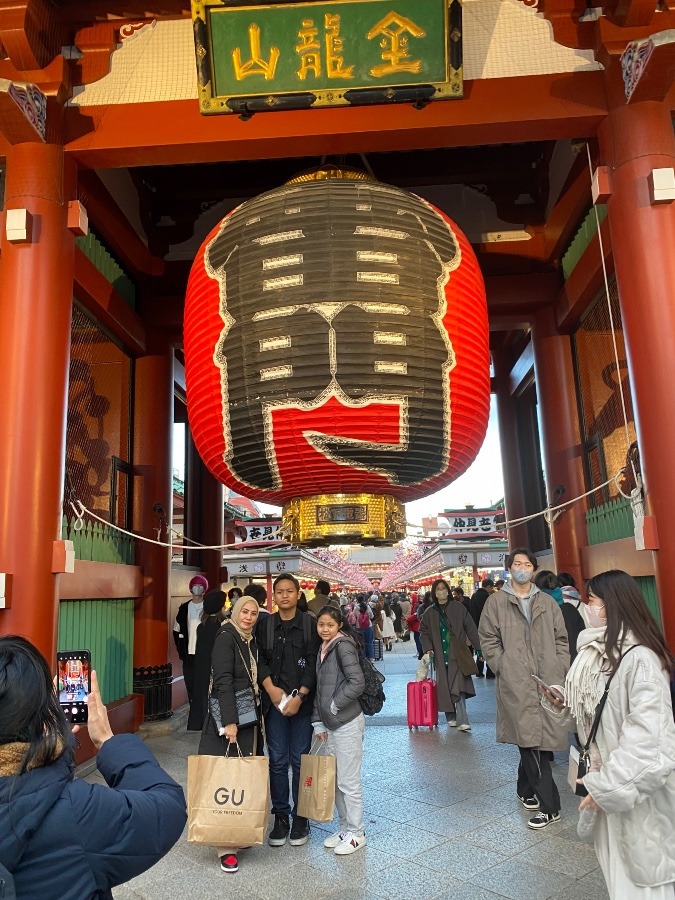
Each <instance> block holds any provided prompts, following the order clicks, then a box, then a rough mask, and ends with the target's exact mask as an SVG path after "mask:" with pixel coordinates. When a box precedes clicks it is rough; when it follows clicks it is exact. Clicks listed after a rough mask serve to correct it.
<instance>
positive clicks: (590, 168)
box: [586, 143, 637, 497]
mask: <svg viewBox="0 0 675 900" xmlns="http://www.w3.org/2000/svg"><path fill="white" fill-rule="evenodd" d="M586 155H587V157H588V171H589V172H590V176H591V185H592V184H593V163H592V162H591V148H590V146H589V145H588V143H587V144H586ZM593 212H594V213H595V224H596V227H597V229H598V242H599V244H600V262H601V263H602V275H603V278H604V279H605V296H606V297H607V310H608V312H609V327H610V329H611V332H612V344H613V346H614V365H615V366H616V378H617V383H618V386H619V396H620V397H621V411H622V413H623V428H624V432H625V434H626V453H627V452H628V449H629V447H630V445H631V439H630V431H629V429H628V414H627V412H626V398H625V397H624V393H623V380H622V378H621V368H620V366H619V347H618V344H617V341H616V329H615V328H614V313H613V312H612V301H611V298H610V296H609V277H608V275H607V264H606V262H605V247H604V242H603V240H602V231H601V229H600V216H599V215H598V206H597V204H596V203H594V204H593ZM630 464H631V468H632V469H633V475H634V477H635V479H636V481H637V472H636V471H635V466H634V464H633V461H632V460H630ZM612 480H613V479H612ZM625 496H626V495H625V494H624V497H625Z"/></svg>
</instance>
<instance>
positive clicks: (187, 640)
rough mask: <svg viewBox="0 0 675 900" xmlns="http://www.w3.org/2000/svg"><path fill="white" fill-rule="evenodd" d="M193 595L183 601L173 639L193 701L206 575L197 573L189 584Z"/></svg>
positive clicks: (207, 584)
mask: <svg viewBox="0 0 675 900" xmlns="http://www.w3.org/2000/svg"><path fill="white" fill-rule="evenodd" d="M188 587H189V590H190V594H191V595H192V596H191V597H190V599H189V600H186V601H185V603H181V605H180V606H179V607H178V612H177V613H176V621H175V622H174V625H173V639H174V641H175V644H176V650H178V655H179V656H180V659H181V662H182V663H183V678H184V679H185V690H186V691H187V695H188V701H189V702H190V703H192V695H193V692H194V684H195V652H196V650H197V628H198V627H199V625H200V623H201V620H202V613H203V612H204V594H205V592H206V591H208V589H209V583H208V581H207V580H206V578H205V577H204V575H195V576H194V577H193V578H191V579H190V584H189V585H188Z"/></svg>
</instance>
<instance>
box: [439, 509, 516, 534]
mask: <svg viewBox="0 0 675 900" xmlns="http://www.w3.org/2000/svg"><path fill="white" fill-rule="evenodd" d="M504 521H505V519H504V510H503V509H456V510H451V509H446V510H445V512H442V513H439V514H438V534H439V536H440V537H442V538H446V539H450V540H462V539H463V538H474V539H475V538H480V539H481V540H485V539H486V538H504V537H506V529H505V528H504Z"/></svg>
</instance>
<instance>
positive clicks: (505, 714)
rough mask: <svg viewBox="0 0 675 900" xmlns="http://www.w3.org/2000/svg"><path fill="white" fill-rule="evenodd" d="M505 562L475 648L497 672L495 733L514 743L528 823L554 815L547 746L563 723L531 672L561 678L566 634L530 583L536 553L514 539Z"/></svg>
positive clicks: (563, 740) (562, 739)
mask: <svg viewBox="0 0 675 900" xmlns="http://www.w3.org/2000/svg"><path fill="white" fill-rule="evenodd" d="M505 565H506V568H507V569H508V570H509V573H510V576H511V577H510V580H509V583H508V584H505V585H504V587H503V588H502V590H500V591H497V592H496V593H494V594H492V595H491V596H490V597H489V598H488V600H487V603H486V604H485V607H484V609H483V614H482V615H481V618H480V625H479V627H478V632H479V635H480V648H481V651H482V654H483V658H484V659H485V662H486V663H487V664H488V666H489V667H490V668H491V669H492V671H493V672H494V673H495V675H496V676H497V681H496V694H497V740H498V741H499V742H500V743H503V744H516V745H517V747H518V750H519V752H520V764H519V766H518V780H517V783H516V793H517V796H518V800H519V801H520V803H521V805H522V806H523V808H524V809H526V810H531V811H532V812H534V813H535V815H533V816H532V818H531V819H530V820H529V821H528V823H527V824H528V827H529V828H532V829H541V828H547V827H548V826H549V825H552V824H554V823H555V822H559V821H560V794H559V793H558V788H557V786H556V783H555V781H554V779H553V772H552V770H551V761H552V759H553V751H555V750H566V749H567V724H566V722H564V721H563V717H555V716H553V715H551V714H550V713H549V712H548V711H547V710H545V709H544V708H543V707H542V705H541V697H540V694H539V687H538V685H537V683H536V682H535V680H534V679H533V677H532V676H533V675H537V676H538V677H539V678H541V680H542V681H543V682H545V683H546V684H549V685H562V684H563V681H564V678H565V673H566V672H567V669H568V668H569V662H570V654H569V642H568V636H567V629H566V628H565V622H564V620H563V617H562V614H561V612H560V609H559V607H558V604H557V603H556V602H555V600H554V599H553V598H552V597H549V595H548V594H545V593H544V592H543V591H540V590H539V588H538V587H537V586H536V584H535V583H534V574H535V572H536V570H537V558H536V557H535V556H534V555H533V554H532V552H531V551H530V550H528V549H527V548H524V547H518V548H516V549H514V550H512V551H511V553H509V555H508V556H507V557H506V560H505ZM427 615H428V613H427ZM425 618H426V616H425ZM537 810H538V812H536V811H537Z"/></svg>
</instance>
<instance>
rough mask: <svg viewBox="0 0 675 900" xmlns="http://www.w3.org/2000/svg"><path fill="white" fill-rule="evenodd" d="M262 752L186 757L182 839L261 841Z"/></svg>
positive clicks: (265, 790) (264, 800)
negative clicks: (185, 836) (185, 826)
mask: <svg viewBox="0 0 675 900" xmlns="http://www.w3.org/2000/svg"><path fill="white" fill-rule="evenodd" d="M270 805H271V804H270V787H269V760H268V758H267V757H266V756H228V757H225V756H188V841H189V842H190V843H192V844H208V845H209V846H212V847H251V846H253V845H254V844H262V843H263V841H264V840H265V831H266V829H267V824H268V820H269V815H270Z"/></svg>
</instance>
